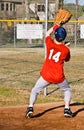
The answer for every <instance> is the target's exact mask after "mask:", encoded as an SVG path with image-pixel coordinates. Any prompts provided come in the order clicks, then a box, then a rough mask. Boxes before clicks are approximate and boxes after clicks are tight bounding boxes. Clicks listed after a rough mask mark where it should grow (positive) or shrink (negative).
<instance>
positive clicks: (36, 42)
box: [0, 0, 84, 47]
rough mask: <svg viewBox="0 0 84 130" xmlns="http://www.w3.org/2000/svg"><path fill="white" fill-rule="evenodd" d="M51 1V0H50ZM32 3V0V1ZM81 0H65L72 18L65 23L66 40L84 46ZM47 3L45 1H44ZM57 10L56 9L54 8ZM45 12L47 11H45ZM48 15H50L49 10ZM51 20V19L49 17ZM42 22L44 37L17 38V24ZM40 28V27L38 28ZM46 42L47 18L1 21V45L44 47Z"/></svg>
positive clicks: (65, 5)
mask: <svg viewBox="0 0 84 130" xmlns="http://www.w3.org/2000/svg"><path fill="white" fill-rule="evenodd" d="M49 2H50V0H49ZM30 3H31V2H30ZM80 3H81V0H74V1H73V3H71V2H70V3H69V1H68V0H64V3H63V5H62V7H63V8H66V9H68V10H70V11H71V13H72V15H73V16H72V19H71V21H70V22H68V23H67V24H65V25H64V27H65V28H66V30H67V37H66V41H69V42H70V43H71V46H84V42H83V40H84V39H83V38H81V37H80V34H81V32H80V26H81V24H84V4H83V2H82V4H80ZM44 5H45V2H44ZM53 11H54V12H55V10H53ZM44 14H45V12H44ZM52 14H53V13H52ZM48 15H50V13H49V11H48ZM52 16H53V18H52V20H51V22H48V29H49V28H50V27H51V26H53V22H52V21H53V19H54V15H52ZM49 20H50V19H49ZM18 23H21V24H23V23H24V24H42V26H43V37H42V39H39V38H38V39H17V24H18ZM38 30H39V29H38ZM44 42H45V20H44V21H41V20H37V21H36V22H35V21H34V20H32V21H31V20H28V21H26V22H25V20H24V22H23V20H22V22H21V21H20V22H15V21H14V20H13V21H9V22H8V21H0V47H43V46H44Z"/></svg>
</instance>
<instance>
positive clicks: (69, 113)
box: [64, 108, 72, 117]
mask: <svg viewBox="0 0 84 130" xmlns="http://www.w3.org/2000/svg"><path fill="white" fill-rule="evenodd" d="M64 116H65V117H72V112H71V110H70V108H69V109H68V108H65V109H64Z"/></svg>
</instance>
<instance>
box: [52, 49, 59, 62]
mask: <svg viewBox="0 0 84 130" xmlns="http://www.w3.org/2000/svg"><path fill="white" fill-rule="evenodd" d="M53 52H54V49H52V50H50V54H49V59H53V60H54V61H55V62H58V61H59V58H60V55H61V52H57V53H56V54H54V55H53Z"/></svg>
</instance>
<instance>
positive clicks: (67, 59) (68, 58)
mask: <svg viewBox="0 0 84 130" xmlns="http://www.w3.org/2000/svg"><path fill="white" fill-rule="evenodd" d="M69 60H70V51H68V53H67V56H66V58H65V61H66V62H67V61H69Z"/></svg>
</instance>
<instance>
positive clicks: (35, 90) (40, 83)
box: [26, 77, 50, 117]
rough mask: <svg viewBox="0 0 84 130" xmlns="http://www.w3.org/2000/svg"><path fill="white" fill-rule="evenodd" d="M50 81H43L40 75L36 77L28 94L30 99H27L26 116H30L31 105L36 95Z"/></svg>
mask: <svg viewBox="0 0 84 130" xmlns="http://www.w3.org/2000/svg"><path fill="white" fill-rule="evenodd" d="M49 84H50V83H49V82H47V81H45V80H44V79H43V78H42V77H40V78H39V79H38V81H37V82H36V84H35V86H34V87H33V89H32V91H31V94H30V101H29V106H28V109H27V112H26V117H31V116H32V113H33V105H34V104H35V102H36V99H37V95H38V94H39V93H40V92H41V91H42V90H43V89H44V88H45V87H46V86H48V85H49Z"/></svg>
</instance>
